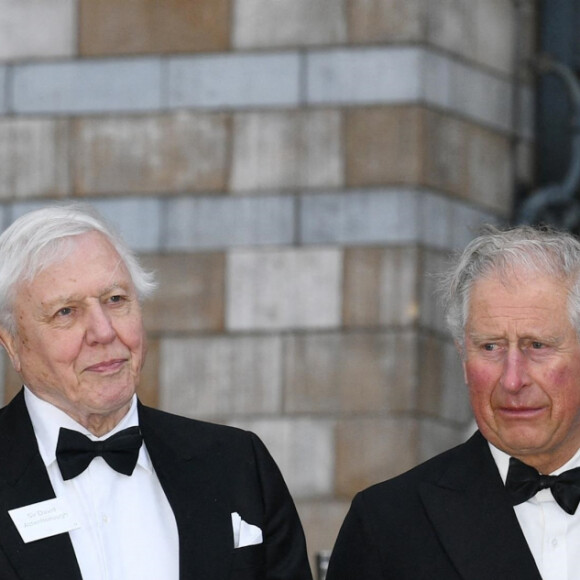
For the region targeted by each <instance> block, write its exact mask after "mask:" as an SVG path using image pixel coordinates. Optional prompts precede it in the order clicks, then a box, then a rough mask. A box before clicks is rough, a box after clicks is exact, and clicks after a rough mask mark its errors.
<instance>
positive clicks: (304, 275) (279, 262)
mask: <svg viewBox="0 0 580 580" xmlns="http://www.w3.org/2000/svg"><path fill="white" fill-rule="evenodd" d="M341 277H342V254H341V252H340V250H339V249H337V248H317V249H282V250H272V249H268V250H255V251H254V250H252V251H249V250H248V251H246V250H234V251H231V252H230V253H229V254H228V259H227V280H228V284H227V287H226V296H227V298H226V300H227V302H226V313H227V314H226V327H227V329H228V330H230V331H239V330H273V329H292V328H336V327H337V326H339V325H340V294H341V292H340V283H341Z"/></svg>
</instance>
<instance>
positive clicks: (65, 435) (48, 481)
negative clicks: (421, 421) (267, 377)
mask: <svg viewBox="0 0 580 580" xmlns="http://www.w3.org/2000/svg"><path fill="white" fill-rule="evenodd" d="M154 287H155V283H154V280H153V278H152V276H151V275H150V274H149V273H147V272H145V271H144V270H143V269H142V268H141V266H140V265H139V263H138V262H137V260H136V259H135V256H134V255H133V254H132V253H131V252H130V251H129V250H128V248H127V247H126V246H125V244H124V243H123V241H122V240H121V239H120V238H119V237H118V236H117V235H116V234H115V233H114V232H112V231H111V230H110V229H109V228H108V227H107V226H106V224H105V223H104V222H103V221H102V219H100V218H99V217H98V216H96V215H94V213H93V212H92V211H91V210H90V209H89V208H87V207H82V208H81V207H78V206H74V205H66V206H54V207H49V208H45V209H41V210H38V211H36V212H31V213H29V214H26V215H24V216H23V217H21V218H20V219H18V220H17V221H16V222H15V223H14V224H13V225H12V226H11V227H10V228H8V229H7V230H6V231H5V232H4V233H3V234H2V236H0V340H1V342H2V345H3V346H4V348H5V350H6V352H7V353H8V355H9V357H10V360H11V363H12V365H13V366H14V368H15V370H16V371H17V372H18V373H19V374H20V376H21V377H22V381H23V384H24V387H23V389H22V391H21V392H20V393H19V394H18V395H17V396H16V397H15V398H14V399H13V401H12V402H11V403H10V404H8V405H7V406H6V407H4V408H3V409H2V410H1V411H0V578H2V580H16V579H24V580H26V579H28V580H39V579H43V578H46V579H55V580H56V579H59V580H60V579H66V580H75V579H81V578H82V579H83V580H103V579H105V578H107V579H111V580H131V579H135V580H137V579H138V580H147V579H149V580H161V579H162V580H178V579H181V580H183V579H189V578H191V579H196V580H220V579H232V580H254V579H255V580H258V579H259V580H264V579H268V580H311V578H312V576H311V573H310V569H309V565H308V559H307V555H306V548H305V541H304V535H303V531H302V527H301V525H300V521H299V519H298V515H297V513H296V509H295V507H294V503H293V501H292V499H291V497H290V495H289V493H288V489H287V488H286V485H285V483H284V481H283V479H282V476H281V474H280V472H279V470H278V468H277V466H276V464H275V463H274V461H273V459H272V458H271V456H270V455H269V453H268V451H267V450H266V448H265V447H264V445H263V444H262V443H261V441H260V440H259V439H258V438H257V437H256V436H255V435H253V434H252V433H249V432H245V431H242V430H238V429H234V428H232V427H226V426H219V425H213V424H209V423H203V422H200V421H195V420H191V419H186V418H183V417H178V416H175V415H170V414H168V413H164V412H161V411H158V410H155V409H151V408H147V407H145V406H143V405H142V404H141V403H140V402H139V401H138V399H137V397H136V395H135V390H136V387H137V385H138V382H139V376H140V373H141V369H142V365H143V361H144V357H145V351H146V344H145V332H144V329H143V324H142V319H141V302H142V300H143V299H145V298H146V297H147V296H148V295H149V294H150V293H151V292H152V291H153V289H154Z"/></svg>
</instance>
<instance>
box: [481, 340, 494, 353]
mask: <svg viewBox="0 0 580 580" xmlns="http://www.w3.org/2000/svg"><path fill="white" fill-rule="evenodd" d="M496 348H497V345H496V344H495V343H493V342H488V343H486V344H484V345H483V350H487V351H492V350H495V349H496Z"/></svg>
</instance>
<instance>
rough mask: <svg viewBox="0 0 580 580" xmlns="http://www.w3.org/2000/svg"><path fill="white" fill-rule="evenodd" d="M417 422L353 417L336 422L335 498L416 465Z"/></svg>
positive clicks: (417, 446)
mask: <svg viewBox="0 0 580 580" xmlns="http://www.w3.org/2000/svg"><path fill="white" fill-rule="evenodd" d="M419 434H420V433H419V425H418V421H417V420H416V419H411V418H404V417H401V418H394V417H362V418H358V417H353V418H348V419H344V420H341V421H339V423H338V426H337V439H336V440H337V447H336V457H337V459H336V488H335V491H336V495H337V497H342V498H345V499H351V498H352V497H353V496H354V495H355V494H356V493H357V492H359V491H361V490H362V489H365V488H367V487H369V486H370V485H373V484H375V483H378V482H380V481H384V480H385V479H389V478H391V477H394V476H395V475H399V474H400V473H402V472H404V471H406V470H408V469H410V468H411V467H413V466H414V465H416V464H417V462H418V457H419V441H420V440H419Z"/></svg>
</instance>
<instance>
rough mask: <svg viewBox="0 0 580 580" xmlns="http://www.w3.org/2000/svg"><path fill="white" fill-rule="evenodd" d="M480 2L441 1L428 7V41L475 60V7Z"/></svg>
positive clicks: (464, 0) (467, 0)
mask: <svg viewBox="0 0 580 580" xmlns="http://www.w3.org/2000/svg"><path fill="white" fill-rule="evenodd" d="M478 2H479V0H475V1H474V0H441V1H439V2H425V4H426V6H427V8H426V9H427V14H426V16H427V21H426V25H427V29H426V40H427V41H428V42H429V43H431V44H433V45H435V46H437V47H438V48H444V49H446V50H448V51H450V52H452V53H454V54H460V55H462V56H464V57H471V58H473V54H474V50H473V47H472V46H471V44H472V42H473V40H474V39H475V38H477V35H478V34H477V28H476V21H475V13H474V9H473V5H474V4H476V3H478Z"/></svg>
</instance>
